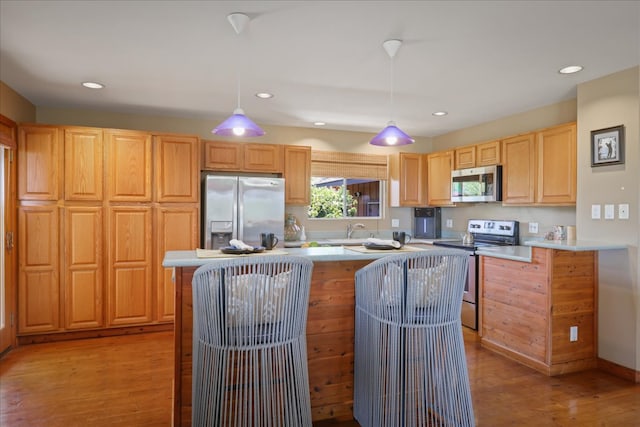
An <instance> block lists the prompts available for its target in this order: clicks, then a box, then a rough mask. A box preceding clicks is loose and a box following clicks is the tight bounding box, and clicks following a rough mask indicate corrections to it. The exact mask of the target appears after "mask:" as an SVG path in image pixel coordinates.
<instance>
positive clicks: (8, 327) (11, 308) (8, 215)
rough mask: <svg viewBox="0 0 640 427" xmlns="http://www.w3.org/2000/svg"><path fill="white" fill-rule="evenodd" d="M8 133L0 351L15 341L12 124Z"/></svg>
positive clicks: (2, 172)
mask: <svg viewBox="0 0 640 427" xmlns="http://www.w3.org/2000/svg"><path fill="white" fill-rule="evenodd" d="M0 119H2V116H0ZM0 121H1V120H0ZM11 134H12V136H11V138H12V142H13V148H10V147H8V146H5V145H3V144H4V143H3V142H2V141H0V221H2V222H1V223H0V244H2V249H1V250H0V313H1V314H2V317H1V318H0V354H1V353H3V352H4V351H5V350H7V349H8V348H9V347H13V346H15V341H16V326H15V323H16V322H15V315H16V291H17V290H16V283H17V274H16V265H17V264H16V260H17V254H16V248H15V243H16V242H15V239H17V233H16V203H15V200H16V182H15V179H16V167H15V162H14V161H13V156H14V153H15V124H13V125H12V127H11Z"/></svg>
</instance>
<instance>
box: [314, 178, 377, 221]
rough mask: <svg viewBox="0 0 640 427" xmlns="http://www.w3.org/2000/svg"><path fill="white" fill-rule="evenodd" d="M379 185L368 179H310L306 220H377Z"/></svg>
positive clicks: (375, 180)
mask: <svg viewBox="0 0 640 427" xmlns="http://www.w3.org/2000/svg"><path fill="white" fill-rule="evenodd" d="M383 186H384V182H383V181H380V180H377V179H370V178H338V177H312V178H311V203H310V204H309V212H308V215H309V218H354V217H364V218H381V217H382V211H381V206H382V199H381V194H382V191H381V190H382V188H383Z"/></svg>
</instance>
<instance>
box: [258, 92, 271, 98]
mask: <svg viewBox="0 0 640 427" xmlns="http://www.w3.org/2000/svg"><path fill="white" fill-rule="evenodd" d="M256 97H258V98H260V99H271V98H273V94H272V93H269V92H258V93H256Z"/></svg>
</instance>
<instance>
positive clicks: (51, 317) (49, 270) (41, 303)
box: [18, 204, 60, 334]
mask: <svg viewBox="0 0 640 427" xmlns="http://www.w3.org/2000/svg"><path fill="white" fill-rule="evenodd" d="M18 225H19V228H18V249H19V256H18V259H19V267H18V269H19V278H18V333H22V334H24V333H32V332H49V331H56V330H58V329H60V286H59V258H58V254H59V249H60V248H59V241H60V239H59V231H58V230H59V223H58V206H57V205H55V204H44V205H37V206H20V208H19V211H18Z"/></svg>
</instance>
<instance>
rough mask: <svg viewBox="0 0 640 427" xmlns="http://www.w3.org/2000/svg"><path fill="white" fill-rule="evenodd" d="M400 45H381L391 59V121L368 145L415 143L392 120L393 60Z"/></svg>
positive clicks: (396, 42)
mask: <svg viewBox="0 0 640 427" xmlns="http://www.w3.org/2000/svg"><path fill="white" fill-rule="evenodd" d="M401 45H402V40H387V41H385V42H384V43H383V44H382V47H384V50H385V51H386V52H387V55H389V58H391V91H390V97H389V99H390V103H389V104H390V108H389V109H390V111H391V120H389V123H387V127H386V128H384V129H382V131H381V132H380V133H379V134H377V135H376V136H374V137H373V139H372V140H371V141H369V144H371V145H382V146H396V145H407V144H413V143H414V142H415V141H414V140H413V138H411V137H410V136H409V135H407V134H406V133H404V132H403V131H402V130H400V128H398V127H397V126H396V123H395V121H394V120H393V58H394V57H395V56H396V53H398V49H400V46H401Z"/></svg>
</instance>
